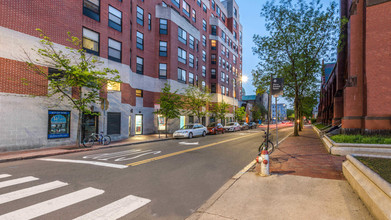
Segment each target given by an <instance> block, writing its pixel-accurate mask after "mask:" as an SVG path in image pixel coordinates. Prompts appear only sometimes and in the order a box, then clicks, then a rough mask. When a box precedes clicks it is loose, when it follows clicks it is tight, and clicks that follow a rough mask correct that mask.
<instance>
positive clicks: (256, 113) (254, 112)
mask: <svg viewBox="0 0 391 220" xmlns="http://www.w3.org/2000/svg"><path fill="white" fill-rule="evenodd" d="M251 114H252V118H253V120H254V121H258V120H259V119H261V118H262V113H261V109H259V107H258V105H254V106H253V107H252V109H251Z"/></svg>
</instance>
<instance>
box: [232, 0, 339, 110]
mask: <svg viewBox="0 0 391 220" xmlns="http://www.w3.org/2000/svg"><path fill="white" fill-rule="evenodd" d="M308 1H309V2H310V0H308ZM331 1H333V0H321V3H322V4H323V5H324V6H328V5H329V4H330V2H331ZM265 2H266V1H265V0H236V3H237V4H238V5H239V13H240V23H241V24H242V26H243V75H245V76H247V77H248V81H247V82H246V83H243V88H244V89H245V90H246V95H254V94H255V87H254V86H253V85H252V75H251V71H252V70H253V69H255V68H256V66H257V64H258V62H259V60H258V56H257V55H254V54H253V51H252V47H254V42H253V36H254V34H259V35H266V34H267V32H266V29H265V20H264V18H263V17H261V16H260V12H261V9H262V6H263V4H265ZM273 100H274V98H273ZM279 100H280V98H279ZM281 101H282V103H286V104H288V105H289V104H291V103H288V102H287V101H286V100H281Z"/></svg>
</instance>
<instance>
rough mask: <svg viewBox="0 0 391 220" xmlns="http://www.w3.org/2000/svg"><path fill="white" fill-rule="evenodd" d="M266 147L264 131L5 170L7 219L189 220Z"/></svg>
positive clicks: (1, 188)
mask: <svg viewBox="0 0 391 220" xmlns="http://www.w3.org/2000/svg"><path fill="white" fill-rule="evenodd" d="M290 133H292V128H286V129H282V130H280V131H279V135H278V137H279V139H280V140H281V139H282V138H284V137H285V136H287V135H288V134H290ZM273 134H274V132H273ZM274 139H275V138H274ZM262 141H263V138H262V132H261V130H260V129H257V130H248V131H241V132H234V133H226V134H223V135H211V136H207V137H197V138H193V139H177V140H169V141H162V142H155V143H147V144H140V145H131V146H124V147H117V148H110V149H104V150H98V151H93V152H80V153H73V154H67V155H60V156H55V157H46V158H40V159H31V160H24V161H15V162H9V163H3V164H0V219H30V218H34V217H36V218H37V219H50V220H52V219H74V218H77V217H80V216H81V218H80V219H94V220H95V219H99V218H98V216H101V217H102V215H103V217H104V216H105V215H107V216H106V219H115V218H119V219H170V220H171V219H185V218H186V217H188V216H189V215H191V214H192V212H194V211H195V210H197V209H198V208H199V207H200V206H201V205H202V204H203V203H204V202H205V201H206V200H207V199H208V198H209V197H210V196H212V194H213V193H215V192H216V191H217V190H218V189H219V188H220V187H221V186H222V185H224V183H226V182H227V181H228V180H229V179H230V178H231V177H232V176H234V175H235V174H236V173H237V172H239V171H240V170H241V169H243V168H244V167H245V166H246V165H248V164H249V163H250V162H251V161H252V160H254V158H255V157H256V155H257V150H258V146H259V145H260V144H261V142H262Z"/></svg>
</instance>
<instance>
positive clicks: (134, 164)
mask: <svg viewBox="0 0 391 220" xmlns="http://www.w3.org/2000/svg"><path fill="white" fill-rule="evenodd" d="M260 132H261V131H260ZM260 132H257V133H253V134H249V135H245V136H241V137H237V138H232V139H228V140H224V141H219V142H216V143H212V144H207V145H204V146H200V147H195V148H191V149H187V150H183V151H178V152H174V153H171V154H165V155H162V156H158V157H153V158H149V159H146V160H141V161H137V162H134V163H129V164H126V166H132V167H134V166H137V165H141V164H144V163H149V162H152V161H156V160H161V159H164V158H167V157H172V156H176V155H178V154H183V153H186V152H190V151H195V150H200V149H203V148H207V147H212V146H215V145H218V144H222V143H225V142H228V141H234V140H238V139H241V138H245V137H248V136H253V135H256V134H259V133H260Z"/></svg>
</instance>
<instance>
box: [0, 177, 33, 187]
mask: <svg viewBox="0 0 391 220" xmlns="http://www.w3.org/2000/svg"><path fill="white" fill-rule="evenodd" d="M34 180H39V179H38V178H36V177H33V176H28V177H22V178H18V179H13V180H7V181H3V182H0V188H4V187H7V186H12V185H17V184H21V183H27V182H30V181H34Z"/></svg>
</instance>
